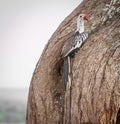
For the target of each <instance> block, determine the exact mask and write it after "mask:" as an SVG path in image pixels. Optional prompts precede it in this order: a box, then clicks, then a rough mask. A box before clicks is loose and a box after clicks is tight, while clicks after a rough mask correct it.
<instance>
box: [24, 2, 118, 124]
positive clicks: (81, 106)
mask: <svg viewBox="0 0 120 124" xmlns="http://www.w3.org/2000/svg"><path fill="white" fill-rule="evenodd" d="M119 7H120V1H119V0H84V1H83V2H82V3H81V4H80V5H79V6H78V7H77V8H76V9H75V10H74V11H73V12H72V13H71V14H70V15H69V16H68V17H67V18H66V19H65V20H64V21H63V22H62V23H61V24H60V26H59V27H58V29H57V30H56V31H55V33H54V34H53V35H52V37H51V38H50V40H49V42H48V44H47V45H46V47H45V49H44V51H43V54H42V55H41V57H40V60H39V61H38V63H37V65H36V68H35V71H34V74H33V77H32V80H31V84H30V89H29V97H28V107H27V118H26V123H27V124H115V123H116V124H120V8H119ZM112 8H115V9H112ZM80 13H88V14H89V15H90V20H89V21H88V22H86V23H85V30H86V31H87V32H88V33H89V38H88V40H87V42H86V43H85V44H84V45H83V46H82V47H81V48H80V49H79V50H78V52H77V53H75V55H74V56H73V57H72V58H71V61H72V63H71V70H72V73H71V78H72V86H71V90H68V91H64V89H63V57H62V56H61V50H62V47H63V45H64V42H65V41H66V40H67V39H69V37H70V36H71V35H70V34H71V33H73V32H74V31H75V30H76V18H77V16H78V15H79V14H80Z"/></svg>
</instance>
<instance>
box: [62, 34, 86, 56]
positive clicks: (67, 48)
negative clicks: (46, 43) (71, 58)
mask: <svg viewBox="0 0 120 124" xmlns="http://www.w3.org/2000/svg"><path fill="white" fill-rule="evenodd" d="M87 38H88V33H86V32H83V33H79V32H76V33H75V34H72V35H71V36H70V37H69V38H68V39H67V40H66V41H65V44H64V46H63V49H62V55H63V56H64V57H67V56H68V55H71V54H72V53H74V52H75V51H76V50H77V49H78V48H80V47H81V46H82V44H83V43H84V42H85V41H86V39H87Z"/></svg>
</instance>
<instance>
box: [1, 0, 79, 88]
mask: <svg viewBox="0 0 120 124" xmlns="http://www.w3.org/2000/svg"><path fill="white" fill-rule="evenodd" d="M80 1H81V0H59V1H57V0H0V87H26V88H28V87H29V84H30V80H31V78H32V74H33V71H34V69H35V65H36V63H37V61H38V59H39V58H40V55H41V53H42V50H43V49H44V46H45V44H46V43H47V41H48V40H49V38H50V37H51V35H52V34H53V32H54V31H55V30H56V28H57V27H58V26H59V24H60V23H61V22H62V21H63V20H64V18H65V17H66V16H68V15H69V14H70V13H71V12H72V11H73V10H74V9H75V8H76V7H77V6H78V5H79V3H80Z"/></svg>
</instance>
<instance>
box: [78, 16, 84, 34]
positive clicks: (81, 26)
mask: <svg viewBox="0 0 120 124" xmlns="http://www.w3.org/2000/svg"><path fill="white" fill-rule="evenodd" d="M77 31H78V32H79V33H82V32H84V20H83V18H80V17H78V18H77Z"/></svg>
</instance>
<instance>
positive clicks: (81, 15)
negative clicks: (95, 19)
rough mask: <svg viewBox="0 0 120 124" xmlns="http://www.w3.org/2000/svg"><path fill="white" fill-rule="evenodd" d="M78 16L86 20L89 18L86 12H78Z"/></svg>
mask: <svg viewBox="0 0 120 124" xmlns="http://www.w3.org/2000/svg"><path fill="white" fill-rule="evenodd" d="M79 17H80V18H82V19H83V20H88V19H89V16H88V14H80V15H79Z"/></svg>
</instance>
